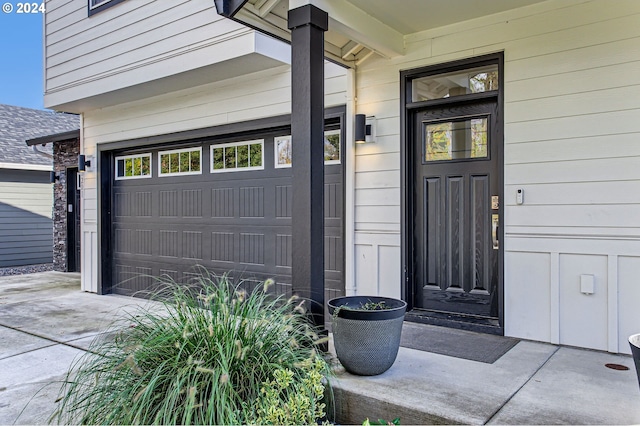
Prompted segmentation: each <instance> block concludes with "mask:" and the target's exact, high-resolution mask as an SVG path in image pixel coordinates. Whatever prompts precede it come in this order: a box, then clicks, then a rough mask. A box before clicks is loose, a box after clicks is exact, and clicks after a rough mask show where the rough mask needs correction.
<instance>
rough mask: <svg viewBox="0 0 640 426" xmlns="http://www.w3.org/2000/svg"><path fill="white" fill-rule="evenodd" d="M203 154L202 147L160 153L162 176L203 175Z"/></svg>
mask: <svg viewBox="0 0 640 426" xmlns="http://www.w3.org/2000/svg"><path fill="white" fill-rule="evenodd" d="M201 154H202V148H201V147H198V148H188V149H174V150H172V151H163V152H160V153H159V154H158V157H159V158H160V167H159V169H160V176H176V175H194V174H196V175H199V174H202V158H201V157H202V155H201Z"/></svg>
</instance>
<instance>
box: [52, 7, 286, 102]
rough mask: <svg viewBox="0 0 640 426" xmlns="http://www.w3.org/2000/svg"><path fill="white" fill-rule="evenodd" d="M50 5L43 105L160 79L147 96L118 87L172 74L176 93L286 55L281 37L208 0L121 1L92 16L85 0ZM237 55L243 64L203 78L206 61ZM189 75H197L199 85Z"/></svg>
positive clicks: (102, 99) (273, 63) (123, 99)
mask: <svg viewBox="0 0 640 426" xmlns="http://www.w3.org/2000/svg"><path fill="white" fill-rule="evenodd" d="M47 8H48V9H47V14H46V15H45V104H46V105H47V106H53V107H55V106H60V107H62V108H65V109H68V110H70V111H73V112H83V111H86V110H87V109H92V108H99V107H104V106H110V105H116V104H118V103H123V102H128V101H131V100H133V99H142V98H145V97H148V96H151V95H152V94H158V93H164V92H165V91H166V90H165V91H163V90H161V88H159V87H157V84H156V86H149V85H147V86H146V87H145V88H144V89H145V90H146V91H147V94H146V95H145V92H144V91H143V90H140V89H138V90H137V91H129V92H128V93H126V96H124V97H119V96H123V95H118V93H117V90H118V89H123V88H128V87H131V86H135V85H143V84H147V83H157V81H158V79H161V78H165V77H172V76H173V80H171V81H170V82H169V81H166V82H165V86H164V87H165V88H167V89H168V91H175V90H178V89H183V88H186V87H190V86H193V85H197V84H203V83H206V82H210V81H221V80H224V79H225V78H228V76H229V75H230V74H231V73H232V75H240V74H243V73H250V72H252V71H256V70H258V69H264V68H267V67H273V66H276V65H277V64H281V63H286V61H287V60H288V59H286V58H285V57H286V54H284V53H283V52H284V51H283V47H277V46H284V44H283V43H280V42H275V41H273V40H271V41H269V42H268V43H266V42H264V40H263V39H264V38H266V37H265V36H262V35H256V33H255V32H254V31H252V30H250V29H249V28H247V27H245V26H243V25H241V24H239V23H237V22H235V21H232V20H229V19H226V18H223V17H221V16H220V15H218V14H217V12H216V9H215V6H214V3H213V2H211V1H208V0H176V1H170V2H169V1H155V0H135V1H126V2H122V3H119V4H116V5H114V6H113V7H110V8H107V9H105V10H103V11H101V12H99V13H96V14H94V15H92V16H91V17H89V16H87V2H86V0H70V1H58V0H50V1H49V2H47ZM276 45H277V46H276ZM254 52H258V53H257V54H254ZM252 54H254V55H253V57H252V59H249V57H250V56H251V55H252ZM283 55H284V56H283ZM238 58H244V62H243V61H242V60H239V61H238V62H237V63H234V64H231V63H227V64H226V68H224V67H221V68H218V69H211V70H210V71H207V72H206V73H205V74H204V76H203V72H204V71H203V70H206V69H207V68H206V67H209V66H212V65H214V64H216V65H220V64H223V63H225V61H229V60H234V59H238ZM248 60H252V61H253V63H247V62H246V61H248ZM229 67H234V68H233V69H229ZM220 72H222V73H223V75H222V74H221V75H218V74H219V73H220ZM183 73H190V74H189V75H186V74H185V75H184V76H183V77H182V79H183V81H181V80H180V78H179V77H177V76H179V75H181V74H183ZM194 73H199V74H198V75H197V78H198V82H197V83H194V82H193V77H194V75H196V74H194ZM108 93H109V94H111V95H110V97H104V96H103V95H105V94H108ZM100 96H102V97H100ZM85 98H89V99H90V101H89V102H87V101H86V100H85ZM114 99H115V100H114ZM81 100H83V102H80V101H81Z"/></svg>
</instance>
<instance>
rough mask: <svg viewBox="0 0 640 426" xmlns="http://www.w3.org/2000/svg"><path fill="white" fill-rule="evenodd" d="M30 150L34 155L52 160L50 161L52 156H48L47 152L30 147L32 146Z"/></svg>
mask: <svg viewBox="0 0 640 426" xmlns="http://www.w3.org/2000/svg"><path fill="white" fill-rule="evenodd" d="M42 146H44V144H43V145H42ZM31 149H32V150H33V152H34V153H35V154H38V155H42V156H43V157H47V158H50V159H52V160H53V155H52V154H49V153H48V152H44V151H40V150H39V149H38V146H37V145H32V146H31Z"/></svg>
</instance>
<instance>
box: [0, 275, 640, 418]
mask: <svg viewBox="0 0 640 426" xmlns="http://www.w3.org/2000/svg"><path fill="white" fill-rule="evenodd" d="M145 303H147V302H146V301H143V300H139V299H131V298H127V297H122V296H97V295H94V294H89V293H84V292H82V291H80V278H79V276H78V275H77V274H63V273H58V272H44V273H37V274H29V275H21V276H10V277H0V425H4V424H14V423H15V424H44V423H47V422H48V420H49V417H50V416H51V414H52V413H53V411H54V410H55V399H56V398H57V395H58V390H59V388H60V387H59V383H60V381H61V380H63V378H64V375H65V373H66V372H67V370H68V368H69V366H70V365H71V364H72V362H73V360H74V359H76V358H77V357H79V356H80V355H82V354H83V353H84V352H85V350H86V348H87V347H88V344H89V342H90V341H91V340H92V339H93V338H94V337H95V336H96V335H98V334H99V333H101V332H103V331H104V330H105V329H106V327H107V325H108V323H109V321H110V320H111V319H112V318H113V317H114V316H115V315H118V313H122V312H123V311H126V310H129V309H133V308H135V307H136V306H138V305H141V304H145ZM607 363H614V364H621V365H624V366H627V367H629V370H627V371H617V370H611V369H609V368H606V367H605V364H607ZM333 382H334V391H335V395H336V400H337V407H336V410H337V413H336V414H337V415H338V421H339V422H340V423H342V424H347V423H356V424H361V423H362V421H363V420H364V419H365V418H366V417H369V418H372V419H373V418H384V419H387V420H392V419H393V418H395V417H400V419H401V423H402V424H428V423H464V424H484V423H489V424H639V423H640V388H639V386H638V382H637V379H636V373H635V370H634V367H633V361H632V359H631V357H629V356H625V355H612V354H608V353H604V352H596V351H588V350H581V349H575V348H568V347H558V346H554V345H548V344H543V343H536V342H526V341H523V342H520V343H518V344H517V345H516V346H515V347H514V348H513V349H511V350H510V351H509V352H508V353H507V354H505V355H504V356H503V357H502V358H500V359H499V360H498V361H496V362H495V363H493V364H484V363H479V362H475V361H468V360H463V359H459V358H452V357H447V356H443V355H437V354H432V353H428V352H420V351H415V350H412V349H406V348H401V349H400V353H399V356H398V359H397V361H396V363H395V364H394V366H393V367H392V368H391V369H390V370H389V371H387V372H386V373H384V374H382V375H380V376H377V377H357V376H352V375H350V374H347V373H344V372H342V373H339V374H338V376H337V377H336V378H335V379H334V381H333Z"/></svg>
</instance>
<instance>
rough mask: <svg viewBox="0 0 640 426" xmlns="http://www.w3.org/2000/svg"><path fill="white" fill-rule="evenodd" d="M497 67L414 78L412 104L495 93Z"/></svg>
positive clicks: (491, 66) (494, 65) (496, 88)
mask: <svg viewBox="0 0 640 426" xmlns="http://www.w3.org/2000/svg"><path fill="white" fill-rule="evenodd" d="M498 81H499V75H498V65H497V64H493V65H488V66H484V67H478V68H473V69H466V70H463V71H454V72H449V73H445V74H436V75H429V76H426V77H421V78H416V79H415V80H413V82H412V84H411V91H412V93H411V100H412V101H413V102H422V101H429V100H432V99H443V98H450V97H454V96H462V95H469V94H473V93H483V92H494V91H495V92H497V90H498Z"/></svg>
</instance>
